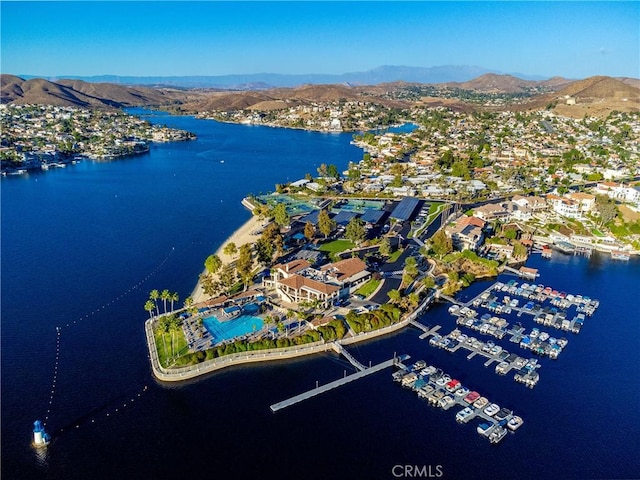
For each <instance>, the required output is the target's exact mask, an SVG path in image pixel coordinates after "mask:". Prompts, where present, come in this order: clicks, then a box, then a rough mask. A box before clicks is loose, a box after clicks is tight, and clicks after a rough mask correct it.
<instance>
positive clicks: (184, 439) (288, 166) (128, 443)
mask: <svg viewBox="0 0 640 480" xmlns="http://www.w3.org/2000/svg"><path fill="white" fill-rule="evenodd" d="M138 113H145V112H143V111H138ZM147 118H149V119H150V120H151V121H153V122H158V123H164V124H168V125H170V126H176V127H178V128H184V129H188V130H191V131H193V132H195V133H197V135H198V137H199V138H198V140H197V141H194V142H184V143H172V144H162V145H155V146H153V147H152V149H151V151H150V153H149V154H147V155H144V156H140V157H135V158H128V159H126V160H119V161H113V162H90V161H86V162H83V163H81V164H78V165H75V166H69V167H67V168H66V169H57V170H51V171H48V172H46V173H38V174H30V175H29V176H25V177H19V178H6V179H3V180H2V184H1V190H2V191H1V195H2V197H1V200H2V207H1V208H2V212H1V213H2V220H1V221H2V224H1V226H2V277H1V282H2V289H1V300H2V303H1V314H2V317H1V322H2V325H1V326H2V336H1V355H2V376H1V387H2V391H1V395H2V397H1V400H2V412H1V416H2V441H1V454H2V464H1V468H2V476H3V478H11V479H35V478H38V479H49V478H51V479H76V478H77V479H86V478H94V479H115V478H126V479H148V478H158V479H165V478H167V479H168V478H176V477H180V476H184V475H196V476H202V475H212V476H213V475H215V476H216V477H221V478H239V479H243V478H283V479H284V478H291V479H298V478H305V479H310V478H318V479H327V478H334V479H342V478H371V479H378V478H380V479H384V478H394V476H393V474H392V469H393V467H394V466H395V465H405V464H410V465H418V466H422V465H434V466H435V465H441V466H442V470H443V472H444V478H497V479H502V478H505V479H510V478H519V479H520V478H532V479H533V478H565V479H585V478H638V477H640V461H639V460H638V456H637V452H636V450H637V446H638V445H639V444H640V433H639V432H640V428H639V427H640V425H639V421H638V415H637V405H638V404H639V402H640V380H639V376H638V372H639V371H640V354H639V353H638V352H639V349H638V338H639V337H638V333H639V332H638V318H639V316H638V311H639V310H640V295H638V292H639V291H640V289H639V285H640V268H639V267H640V263H639V262H638V261H637V260H636V261H631V262H612V261H610V260H609V259H608V258H605V257H603V256H598V255H594V256H593V257H592V258H591V259H586V258H582V257H566V256H563V255H556V256H555V257H554V259H552V260H551V261H543V260H542V259H540V258H539V257H536V258H532V259H531V261H530V262H529V263H530V265H531V266H534V267H537V268H539V269H540V272H541V277H540V279H539V281H540V282H541V283H544V284H546V285H551V286H553V287H554V288H557V289H559V290H564V291H567V292H572V293H581V294H583V295H588V296H590V297H592V298H598V299H599V300H600V301H601V306H600V308H599V310H598V311H597V312H596V314H595V315H594V316H593V317H591V318H588V319H587V320H586V322H585V326H584V328H583V330H582V332H581V333H580V334H579V335H577V336H576V335H571V334H568V335H569V336H568V337H567V338H569V342H570V343H569V345H568V346H567V348H566V349H565V351H564V352H563V353H562V354H561V355H560V358H559V359H558V360H555V361H554V360H548V359H541V360H540V363H542V368H541V370H540V375H541V380H540V383H539V384H538V386H537V387H536V388H535V389H534V390H529V389H527V388H525V387H524V386H522V385H519V384H516V383H515V382H513V380H512V379H511V376H506V377H499V376H497V375H495V374H494V373H493V369H492V368H485V367H484V366H483V361H481V360H480V359H478V358H476V359H472V360H469V361H467V360H466V355H464V354H463V353H462V352H458V353H457V354H453V355H452V354H449V353H446V352H444V351H440V350H435V349H434V348H432V347H429V346H428V344H427V343H426V342H424V341H421V340H419V339H418V338H417V337H418V334H419V332H418V331H417V330H416V329H413V328H411V329H407V330H405V331H402V332H400V333H397V334H395V335H392V336H390V337H387V338H384V339H381V340H378V341H373V342H369V343H366V344H362V345H357V346H352V347H349V351H350V352H351V353H352V354H353V355H354V356H355V357H356V358H358V359H359V360H360V361H361V362H363V363H367V362H369V361H372V362H374V363H375V362H378V361H382V360H386V359H389V358H391V356H392V355H393V354H394V352H396V353H407V354H409V355H411V356H412V358H413V359H419V358H423V359H425V360H427V361H428V362H430V363H433V364H435V365H437V366H438V367H440V368H442V369H443V370H445V371H446V372H448V373H449V374H450V375H451V376H452V377H455V378H457V379H459V380H460V381H462V382H463V383H464V384H465V385H466V386H469V387H470V388H472V389H475V390H477V391H478V392H480V393H482V394H483V395H485V396H487V397H488V398H489V399H491V400H492V401H496V402H497V403H499V404H500V405H504V406H507V407H509V408H512V409H513V410H515V412H516V413H518V414H520V415H521V416H522V417H523V419H524V421H525V424H524V425H523V427H521V428H520V430H519V431H518V432H517V434H515V435H509V437H508V438H506V439H505V440H504V441H503V442H502V443H501V444H500V445H498V446H491V445H489V444H488V442H486V440H484V439H481V438H480V437H479V436H478V434H477V433H476V432H475V424H473V425H472V424H469V425H458V424H457V423H456V422H455V419H454V417H455V410H450V411H448V412H443V411H441V410H439V409H433V408H430V407H428V406H427V404H426V403H425V402H423V401H422V400H420V399H419V398H418V397H417V396H416V395H415V394H414V393H412V392H409V391H407V390H404V389H402V388H400V387H399V386H398V385H397V384H395V383H393V382H392V381H391V371H390V370H387V371H383V372H380V373H377V374H375V375H371V376H370V377H367V378H365V379H363V380H359V381H357V382H353V383H351V384H348V385H346V386H344V387H341V388H339V389H337V390H333V391H331V392H329V393H326V394H324V395H322V396H319V397H316V398H313V399H311V400H309V401H306V402H304V403H301V404H298V405H297V406H294V407H291V408H290V409H286V410H283V411H280V412H279V413H277V414H272V413H271V411H270V410H269V405H271V404H272V403H275V402H278V401H281V400H283V399H285V398H288V397H289V396H292V395H295V394H298V393H301V392H302V391H304V390H307V389H310V388H313V387H314V386H315V385H316V382H320V383H326V382H329V381H331V380H334V379H336V378H340V377H341V376H343V375H344V372H345V371H346V372H348V373H349V372H352V371H353V368H352V367H351V365H350V364H349V363H348V362H346V361H345V360H343V359H341V358H339V357H337V356H336V355H335V354H325V355H321V356H316V357H313V358H310V359H303V360H295V361H287V362H277V363H271V364H265V365H256V366H244V367H238V368H234V369H230V370H226V371H222V372H219V373H216V374H212V375H210V376H208V377H206V378H202V379H200V380H198V381H194V382H189V383H187V384H182V385H163V384H159V383H157V382H155V381H154V380H153V378H152V376H151V372H150V368H149V361H148V358H147V350H146V346H145V339H144V330H143V323H144V320H145V318H146V317H147V313H146V312H145V311H144V309H143V305H144V302H145V300H146V299H147V296H148V292H149V291H150V290H151V289H154V288H157V289H164V288H167V289H169V290H171V291H176V292H178V293H179V295H180V298H181V300H182V299H184V297H185V296H187V295H188V294H189V293H190V292H191V290H192V289H193V286H194V284H195V281H196V279H197V276H198V274H199V273H200V272H201V271H202V268H203V262H204V259H205V258H206V256H207V255H209V254H210V253H212V252H213V251H215V250H216V248H217V247H218V246H219V245H220V244H221V243H222V242H223V241H224V240H225V238H226V237H227V236H228V235H229V234H230V233H231V232H232V231H233V230H235V229H236V228H237V227H238V226H240V225H241V224H242V223H244V221H245V220H246V219H247V218H249V213H248V211H246V210H245V209H244V208H243V207H242V206H241V205H240V201H241V199H242V198H243V197H244V196H245V195H246V194H247V193H255V194H259V193H267V192H269V191H272V190H273V188H274V185H275V184H276V183H281V182H284V181H293V180H297V179H300V178H303V177H304V175H305V173H307V172H309V173H312V174H314V173H315V171H316V169H317V167H318V166H319V165H320V164H321V163H334V164H336V165H337V166H338V168H339V169H340V170H343V169H345V168H346V166H347V164H348V162H349V161H358V160H359V159H360V158H362V151H361V150H359V149H357V148H356V147H354V146H352V145H350V143H349V142H350V140H351V135H349V134H321V133H310V132H304V131H299V130H285V129H277V128H265V127H246V126H239V125H231V124H221V123H217V122H214V121H206V120H195V119H193V118H191V117H174V116H169V115H165V114H157V113H154V114H151V115H149V116H148V117H147ZM486 286H487V284H486V283H478V284H476V285H473V286H472V287H470V288H469V290H468V291H467V292H464V294H463V296H467V295H473V294H474V292H475V293H477V292H478V291H481V290H482V289H483V288H485V287H486ZM520 320H521V321H522V323H523V324H525V326H527V327H528V328H529V329H530V328H531V327H533V326H536V325H535V324H534V323H533V321H532V320H531V319H530V317H524V316H523V317H522V318H521V319H520ZM422 321H423V323H425V324H435V323H439V324H441V325H443V331H445V332H447V331H449V330H450V329H452V328H453V326H454V324H453V318H452V317H450V316H449V315H448V313H447V306H446V305H439V306H435V307H434V308H432V309H431V310H430V311H428V312H427V313H426V315H425V316H424V317H423V319H422ZM56 327H61V333H60V336H59V340H60V342H59V349H57V346H56V338H57V336H56ZM501 343H503V344H504V345H505V346H506V347H507V348H509V349H510V350H512V351H515V350H514V348H513V346H512V345H510V344H508V342H507V340H506V339H505V340H503V341H502V342H501ZM57 352H58V354H57ZM56 358H57V364H56ZM56 365H57V368H56ZM54 375H55V382H54V381H53V379H54ZM52 391H53V392H54V393H53V396H52ZM50 402H51V403H50ZM48 411H49V414H48V415H47V412H48ZM45 416H48V422H47V430H48V431H49V432H50V433H52V434H53V442H52V444H51V445H50V447H49V449H48V451H47V453H46V454H45V455H37V454H36V453H35V452H34V451H33V450H32V449H31V448H30V445H29V443H30V440H31V425H32V422H33V421H34V420H36V419H42V420H44V419H45Z"/></svg>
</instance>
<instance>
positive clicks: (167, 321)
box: [155, 315, 182, 367]
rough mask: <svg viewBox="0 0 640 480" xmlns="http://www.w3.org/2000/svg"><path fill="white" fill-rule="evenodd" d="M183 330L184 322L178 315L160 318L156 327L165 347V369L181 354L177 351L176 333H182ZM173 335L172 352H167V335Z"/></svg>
mask: <svg viewBox="0 0 640 480" xmlns="http://www.w3.org/2000/svg"><path fill="white" fill-rule="evenodd" d="M181 328H182V320H181V319H180V318H179V317H178V316H177V315H163V316H162V317H159V318H158V320H157V322H156V325H155V332H156V335H160V336H161V337H162V344H163V347H164V358H165V367H166V366H167V365H168V364H169V362H170V361H171V360H173V359H174V358H175V357H176V356H177V355H178V354H179V353H180V352H178V351H177V349H176V347H177V342H176V339H175V337H176V333H177V332H180V330H181ZM166 333H170V334H171V342H170V343H171V352H170V353H169V352H168V351H167V339H166V336H165V334H166Z"/></svg>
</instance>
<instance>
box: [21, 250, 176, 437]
mask: <svg viewBox="0 0 640 480" xmlns="http://www.w3.org/2000/svg"><path fill="white" fill-rule="evenodd" d="M174 253H175V247H171V251H170V252H169V254H168V255H167V256H166V257H165V258H164V259H163V260H162V261H161V262H160V263H159V264H158V265H157V266H156V268H155V269H153V270H152V271H151V272H150V273H149V274H148V275H147V276H146V277H144V278H143V279H142V280H141V281H139V282H138V283H136V284H135V285H134V286H133V287H131V288H129V289H128V290H126V291H125V292H124V293H121V294H120V295H119V296H117V297H115V298H113V299H112V300H110V301H109V302H107V303H105V304H104V305H102V306H101V307H99V308H98V309H97V310H94V311H92V312H91V313H87V314H85V315H84V317H83V316H80V317H79V318H78V319H77V320H74V321H73V322H70V323H67V324H65V325H64V326H65V327H70V326H71V325H77V324H78V322H81V321H82V320H85V319H87V318H89V317H90V316H92V315H95V314H96V313H98V312H100V311H101V310H103V309H105V308H106V307H107V306H109V305H112V304H114V303H116V302H117V301H118V300H121V299H122V298H124V297H125V296H127V295H128V294H129V293H131V292H133V291H134V290H136V289H138V288H139V287H140V286H142V284H144V283H145V282H146V281H147V280H149V279H150V278H151V277H153V276H154V275H155V274H156V273H158V271H160V269H162V267H164V265H165V264H166V263H167V262H168V261H169V258H170V257H171V256H172V255H173V254H174ZM61 333H62V327H60V326H56V350H55V362H54V367H53V379H52V381H51V393H50V395H49V403H48V405H47V412H46V415H45V418H44V422H41V421H40V420H37V421H36V422H35V423H34V425H35V427H34V430H33V432H34V433H33V434H34V441H33V444H34V446H39V447H41V446H46V445H48V444H49V438H50V437H49V435H48V434H46V433H45V432H44V427H45V426H46V425H47V422H48V421H49V417H50V416H51V410H52V407H53V400H54V399H55V393H56V383H57V380H58V369H59V366H60V335H61ZM146 389H147V387H146V386H145V387H144V390H143V391H146ZM138 396H140V395H138ZM132 401H133V400H132ZM36 430H38V438H39V439H40V440H42V438H46V443H44V441H40V443H38V442H37V441H36ZM61 431H62V430H61Z"/></svg>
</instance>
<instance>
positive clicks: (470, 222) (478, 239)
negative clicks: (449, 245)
mask: <svg viewBox="0 0 640 480" xmlns="http://www.w3.org/2000/svg"><path fill="white" fill-rule="evenodd" d="M485 225H486V222H485V221H484V220H482V219H480V218H478V217H467V216H462V217H461V218H459V219H458V220H457V221H456V223H455V224H454V225H449V226H447V227H446V228H445V230H444V232H445V234H446V235H447V236H448V237H449V238H451V241H452V242H453V246H454V247H455V248H457V249H458V250H477V249H478V247H480V245H482V242H483V241H484V232H483V229H484V227H485Z"/></svg>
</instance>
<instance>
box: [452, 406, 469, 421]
mask: <svg viewBox="0 0 640 480" xmlns="http://www.w3.org/2000/svg"><path fill="white" fill-rule="evenodd" d="M471 415H473V410H472V409H471V408H469V407H465V408H464V409H463V410H460V411H459V412H458V413H456V421H457V422H460V423H463V422H465V421H466V420H467V419H468V418H469V417H470V416H471Z"/></svg>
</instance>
